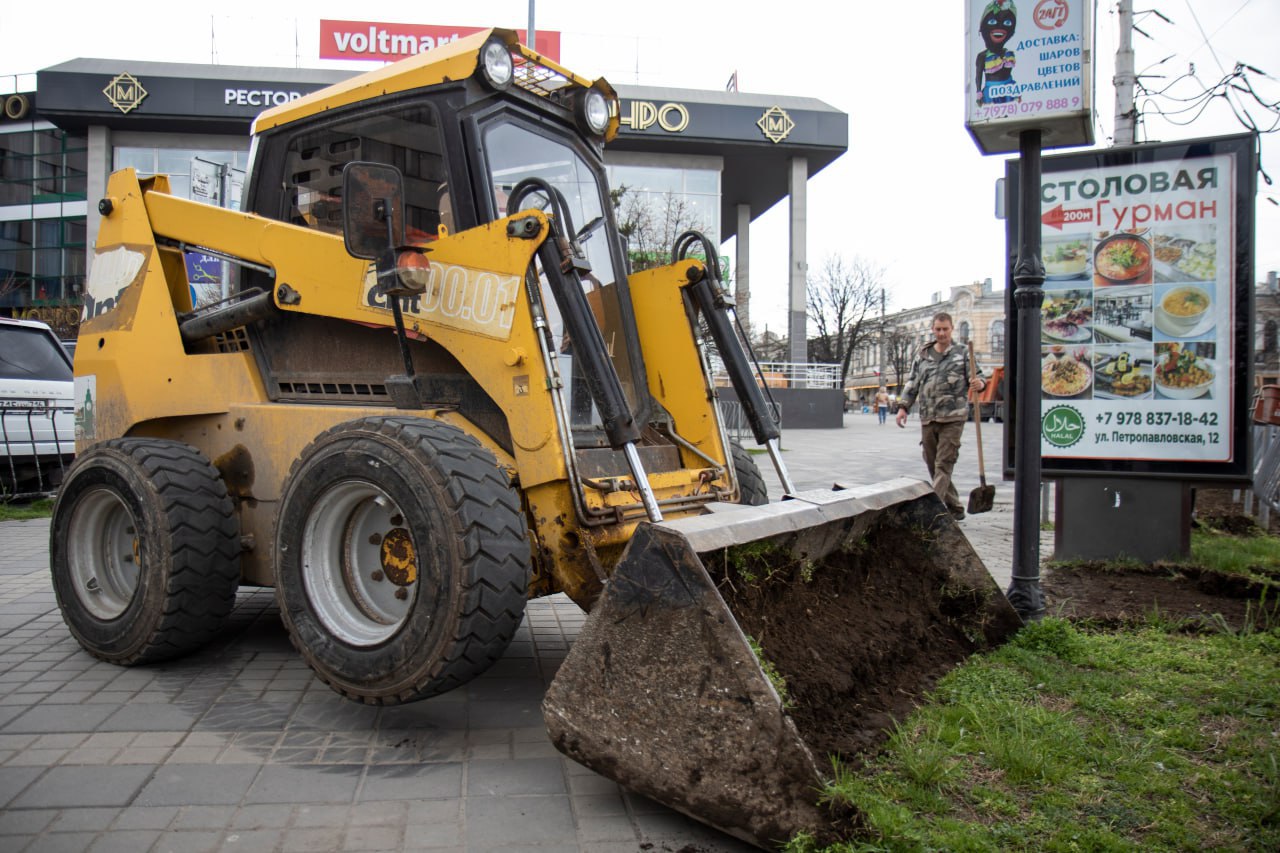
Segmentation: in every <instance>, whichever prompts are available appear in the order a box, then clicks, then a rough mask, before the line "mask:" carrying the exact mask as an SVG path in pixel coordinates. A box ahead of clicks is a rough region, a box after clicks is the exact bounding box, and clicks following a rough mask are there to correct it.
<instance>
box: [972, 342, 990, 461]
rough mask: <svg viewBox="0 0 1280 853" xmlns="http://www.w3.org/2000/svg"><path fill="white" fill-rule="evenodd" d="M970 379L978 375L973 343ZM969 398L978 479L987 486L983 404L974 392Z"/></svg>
mask: <svg viewBox="0 0 1280 853" xmlns="http://www.w3.org/2000/svg"><path fill="white" fill-rule="evenodd" d="M968 344H969V374H970V376H969V378H970V380H971V381H972V379H973V377H974V376H977V375H978V360H977V358H975V357H974V355H973V341H969V342H968ZM969 396H971V397H973V398H974V399H973V433H974V437H976V438H977V439H978V479H979V481H981V483H982V485H984V486H985V485H986V484H987V467H986V466H985V465H984V464H983V463H982V402H981V401H980V400H978V398H977V395H976V394H974V393H973V392H972V391H970V392H969Z"/></svg>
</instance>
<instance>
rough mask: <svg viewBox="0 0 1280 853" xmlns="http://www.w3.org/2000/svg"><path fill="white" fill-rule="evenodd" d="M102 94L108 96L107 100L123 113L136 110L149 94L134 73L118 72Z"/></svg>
mask: <svg viewBox="0 0 1280 853" xmlns="http://www.w3.org/2000/svg"><path fill="white" fill-rule="evenodd" d="M102 94H104V95H106V96H107V100H108V101H110V102H111V105H112V106H113V107H115V108H116V109H118V110H119V111H120V112H122V113H127V112H129V111H131V110H134V109H136V108H137V107H138V105H139V104H141V103H142V99H143V98H145V97H146V96H147V90H146V89H144V88H143V87H142V84H141V83H139V82H138V80H137V78H135V77H134V76H133V75H132V74H127V73H126V74H117V75H116V76H115V77H113V78H112V79H111V82H110V83H108V84H107V87H106V88H105V89H103V90H102Z"/></svg>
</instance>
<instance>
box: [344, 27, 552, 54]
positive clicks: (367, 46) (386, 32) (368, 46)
mask: <svg viewBox="0 0 1280 853" xmlns="http://www.w3.org/2000/svg"><path fill="white" fill-rule="evenodd" d="M487 29H489V28H488V27H447V26H440V25H436V24H389V23H377V22H373V21H330V20H324V19H321V21H320V58H321V59H369V60H375V61H379V62H394V61H395V60H397V59H404V58H405V57H407V56H413V55H415V54H418V53H422V52H423V51H426V50H431V49H432V48H433V47H439V46H441V45H445V44H449V43H450V42H454V41H457V40H458V39H460V38H462V37H463V36H469V35H473V34H475V33H479V32H484V31H485V30H487ZM516 32H517V33H519V35H520V41H521V43H524V42H526V41H527V38H528V37H527V35H526V34H525V31H524V30H517V31H516ZM534 37H535V38H536V39H537V42H538V44H537V47H536V48H535V50H537V51H538V53H540V54H542V55H543V56H545V57H547V58H548V59H550V60H552V61H553V62H559V61H560V33H559V32H557V31H555V30H538V31H537V33H536V34H535V36H534Z"/></svg>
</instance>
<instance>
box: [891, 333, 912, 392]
mask: <svg viewBox="0 0 1280 853" xmlns="http://www.w3.org/2000/svg"><path fill="white" fill-rule="evenodd" d="M915 354H916V340H915V338H914V337H912V335H911V332H909V331H908V330H907V329H905V328H903V327H901V326H898V327H895V328H893V329H890V330H889V332H888V333H887V334H886V335H885V358H886V360H887V361H888V363H889V367H891V368H893V378H894V381H895V382H897V383H898V388H899V389H901V388H902V383H903V382H904V381H905V380H906V378H907V373H908V372H909V371H910V370H911V362H912V361H913V360H914V359H915Z"/></svg>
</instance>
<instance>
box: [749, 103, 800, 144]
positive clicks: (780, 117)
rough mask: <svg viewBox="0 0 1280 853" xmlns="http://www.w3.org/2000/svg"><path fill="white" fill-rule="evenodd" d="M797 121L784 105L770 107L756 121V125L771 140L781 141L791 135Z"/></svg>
mask: <svg viewBox="0 0 1280 853" xmlns="http://www.w3.org/2000/svg"><path fill="white" fill-rule="evenodd" d="M795 126H796V123H795V122H794V121H792V120H791V116H789V115H787V111H786V110H784V109H783V108H782V107H769V109H767V110H765V111H764V115H762V116H760V119H759V120H758V121H757V122H756V127H758V128H760V132H761V133H763V134H764V135H765V137H766V138H768V140H769V141H770V142H781V141H782V140H784V139H786V138H787V137H788V136H790V135H791V131H792V130H794V129H795Z"/></svg>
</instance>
